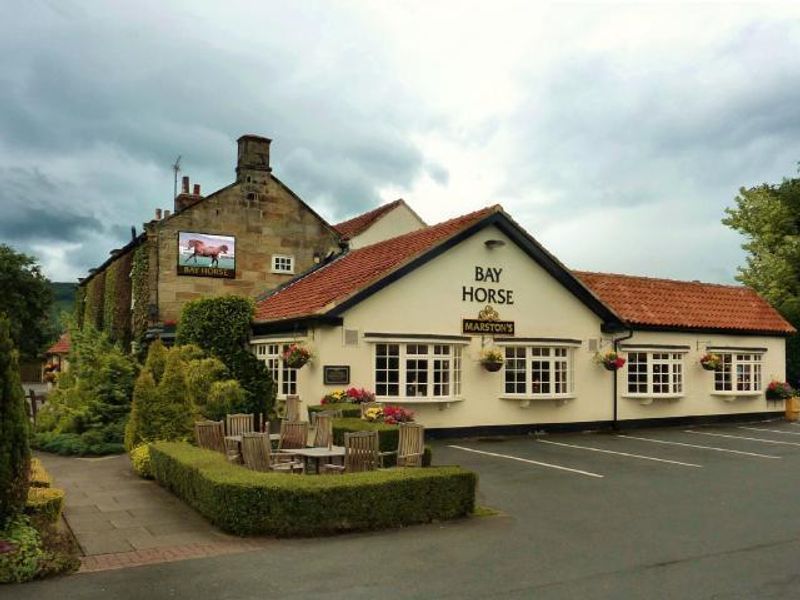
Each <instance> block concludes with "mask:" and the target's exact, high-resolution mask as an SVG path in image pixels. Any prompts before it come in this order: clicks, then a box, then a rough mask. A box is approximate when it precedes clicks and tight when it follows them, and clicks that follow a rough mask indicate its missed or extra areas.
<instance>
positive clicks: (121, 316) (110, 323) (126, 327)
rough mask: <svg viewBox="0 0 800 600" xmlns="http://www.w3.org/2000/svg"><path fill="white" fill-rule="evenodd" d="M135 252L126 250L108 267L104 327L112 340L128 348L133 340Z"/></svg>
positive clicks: (104, 302)
mask: <svg viewBox="0 0 800 600" xmlns="http://www.w3.org/2000/svg"><path fill="white" fill-rule="evenodd" d="M132 263H133V252H126V253H125V254H123V255H122V256H120V257H119V258H117V260H115V261H114V262H113V263H111V264H110V265H109V266H108V268H107V269H106V286H105V294H104V295H105V298H104V301H103V329H104V331H105V332H106V333H107V334H108V335H109V337H110V338H111V340H112V341H114V342H121V343H122V345H123V347H124V348H127V347H128V345H129V344H130V341H131V265H132Z"/></svg>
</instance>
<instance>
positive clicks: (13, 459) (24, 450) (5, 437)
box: [0, 313, 31, 529]
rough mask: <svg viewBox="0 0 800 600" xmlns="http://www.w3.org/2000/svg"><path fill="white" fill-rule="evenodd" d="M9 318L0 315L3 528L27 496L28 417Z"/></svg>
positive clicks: (0, 500)
mask: <svg viewBox="0 0 800 600" xmlns="http://www.w3.org/2000/svg"><path fill="white" fill-rule="evenodd" d="M9 329H10V328H9V322H8V319H7V318H6V317H5V316H4V315H3V314H2V313H0V529H2V528H3V526H4V525H5V523H6V521H7V520H8V519H9V518H11V517H13V516H14V515H15V514H16V513H18V512H19V511H21V510H22V508H23V507H24V506H25V500H26V498H27V497H28V485H29V472H30V463H31V450H30V446H29V445H28V415H27V414H26V411H25V396H24V394H23V391H22V385H20V382H19V369H18V367H17V353H16V351H15V350H14V344H13V342H12V341H11V336H10V334H9Z"/></svg>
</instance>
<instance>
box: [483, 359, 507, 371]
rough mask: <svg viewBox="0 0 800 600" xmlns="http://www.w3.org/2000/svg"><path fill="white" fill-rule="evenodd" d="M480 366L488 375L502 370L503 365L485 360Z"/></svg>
mask: <svg viewBox="0 0 800 600" xmlns="http://www.w3.org/2000/svg"><path fill="white" fill-rule="evenodd" d="M481 364H482V365H483V368H484V369H486V370H487V371H489V372H490V373H496V372H497V371H499V370H500V369H502V368H503V363H501V362H496V361H488V360H485V361H483V362H482V363H481Z"/></svg>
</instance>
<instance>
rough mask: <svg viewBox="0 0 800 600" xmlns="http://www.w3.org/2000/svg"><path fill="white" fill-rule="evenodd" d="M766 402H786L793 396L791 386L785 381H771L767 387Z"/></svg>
mask: <svg viewBox="0 0 800 600" xmlns="http://www.w3.org/2000/svg"><path fill="white" fill-rule="evenodd" d="M766 394H767V400H786V399H787V398H791V397H792V394H794V390H793V389H792V386H790V385H789V384H788V383H786V382H785V381H776V380H774V379H773V380H772V381H770V382H769V385H768V386H767V392H766Z"/></svg>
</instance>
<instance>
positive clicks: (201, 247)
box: [178, 231, 236, 279]
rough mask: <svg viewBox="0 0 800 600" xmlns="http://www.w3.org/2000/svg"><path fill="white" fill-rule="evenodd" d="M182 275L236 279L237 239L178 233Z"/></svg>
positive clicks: (180, 273)
mask: <svg viewBox="0 0 800 600" xmlns="http://www.w3.org/2000/svg"><path fill="white" fill-rule="evenodd" d="M178 275H192V276H195V277H224V278H227V279H233V278H235V277H236V238H235V237H233V236H231V235H217V234H211V233H196V232H191V231H180V232H178Z"/></svg>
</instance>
